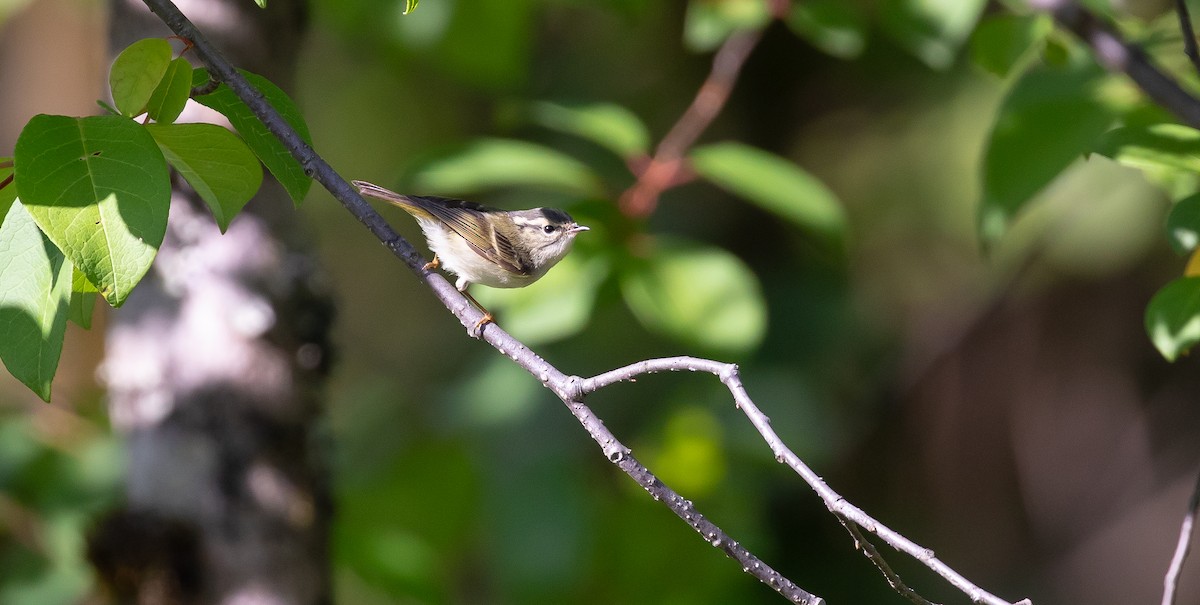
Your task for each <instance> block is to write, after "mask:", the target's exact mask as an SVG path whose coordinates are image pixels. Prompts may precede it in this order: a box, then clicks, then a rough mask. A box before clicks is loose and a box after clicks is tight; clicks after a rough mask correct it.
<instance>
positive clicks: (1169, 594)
mask: <svg viewBox="0 0 1200 605" xmlns="http://www.w3.org/2000/svg"><path fill="white" fill-rule="evenodd" d="M1197 512H1200V477H1197V478H1196V487H1194V488H1192V497H1191V500H1190V501H1189V502H1188V511H1187V514H1185V515H1184V516H1183V523H1181V524H1180V527H1179V541H1178V542H1177V543H1176V544H1175V554H1174V555H1173V556H1172V557H1171V565H1170V566H1169V567H1168V568H1167V573H1166V575H1165V576H1163V598H1162V605H1175V595H1176V592H1177V591H1178V590H1179V575H1180V574H1182V573H1183V562H1184V561H1186V560H1187V556H1188V551H1189V550H1191V548H1192V533H1193V531H1192V528H1193V526H1195V524H1196V513H1197Z"/></svg>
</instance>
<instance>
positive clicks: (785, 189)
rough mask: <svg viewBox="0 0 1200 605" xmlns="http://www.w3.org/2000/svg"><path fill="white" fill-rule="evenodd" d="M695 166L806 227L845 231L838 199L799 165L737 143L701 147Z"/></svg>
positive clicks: (696, 151)
mask: <svg viewBox="0 0 1200 605" xmlns="http://www.w3.org/2000/svg"><path fill="white" fill-rule="evenodd" d="M691 160H692V167H693V168H694V169H695V170H696V172H697V173H699V174H700V176H702V177H704V178H706V179H708V180H710V181H712V182H714V183H716V184H717V185H720V186H721V187H723V188H725V189H728V190H729V191H731V192H733V193H735V194H737V195H739V196H741V197H743V198H745V199H747V200H749V201H750V202H753V203H754V204H756V205H758V206H760V207H761V208H763V209H764V210H767V211H769V212H773V213H775V214H778V215H779V216H781V217H783V218H785V219H787V220H790V221H792V222H794V223H796V224H797V225H799V226H801V227H804V228H806V229H812V230H814V231H817V232H819V233H822V234H825V235H831V236H836V235H840V234H841V233H842V231H843V230H844V229H845V224H846V217H845V214H844V213H843V211H842V206H841V204H839V203H838V200H837V198H836V197H835V196H834V195H833V193H832V192H830V191H829V189H827V188H826V187H825V185H823V184H822V183H821V181H819V180H817V179H816V178H815V177H813V176H812V175H810V174H808V173H807V172H805V171H804V170H803V169H801V168H800V167H799V166H796V165H795V164H793V163H791V162H789V161H787V160H785V159H783V158H781V157H779V156H777V155H774V154H772V153H768V152H766V151H763V150H761V149H757V148H755V147H750V146H749V145H743V144H741V143H735V142H725V143H716V144H713V145H706V146H703V147H697V148H696V149H694V150H692V154H691Z"/></svg>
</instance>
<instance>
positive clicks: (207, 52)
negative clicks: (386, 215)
mask: <svg viewBox="0 0 1200 605" xmlns="http://www.w3.org/2000/svg"><path fill="white" fill-rule="evenodd" d="M144 2H145V3H146V5H147V6H149V7H150V10H151V11H153V12H154V13H155V14H156V15H158V17H159V18H160V19H162V21H163V23H166V25H167V26H168V27H170V28H171V30H172V31H174V32H175V33H176V34H178V35H180V36H183V37H184V38H187V39H188V40H191V41H192V42H193V44H194V48H195V51H196V56H197V58H198V59H199V60H200V61H201V62H203V63H204V64H205V65H206V66H208V68H209V72H210V73H211V74H212V76H213V78H215V79H217V80H220V81H221V82H223V83H225V84H227V85H228V86H229V88H230V89H231V90H232V91H233V92H234V94H236V95H237V96H238V98H240V99H241V100H242V102H244V103H245V104H246V105H247V107H249V108H250V110H251V111H252V112H254V114H255V115H256V116H257V117H258V119H259V120H261V121H262V123H263V125H264V126H266V128H267V130H269V131H270V132H271V133H272V134H274V135H275V136H276V137H277V138H279V140H280V142H281V143H283V145H284V147H285V148H287V149H288V151H289V152H290V153H291V154H292V156H293V157H295V158H296V161H298V162H299V163H300V165H301V166H303V167H304V172H305V174H307V175H309V176H311V177H312V178H313V179H315V180H316V181H317V182H318V183H320V184H321V185H322V186H324V187H325V188H326V189H327V190H329V192H330V193H332V194H333V196H334V198H336V199H337V200H338V201H339V202H341V204H342V205H343V206H345V207H346V209H347V210H349V211H350V213H351V214H353V215H354V216H355V218H357V219H358V220H359V222H361V223H363V224H364V225H365V226H366V227H367V228H368V229H369V230H370V231H371V233H372V234H374V235H375V237H377V238H378V239H379V240H380V241H381V242H383V244H384V245H385V246H387V247H388V249H389V250H391V251H392V253H393V254H394V255H395V256H396V257H397V258H399V259H400V260H401V261H403V262H404V263H405V264H406V265H408V267H409V269H410V270H412V272H413V273H414V274H416V275H417V276H418V277H419V278H420V279H422V280H424V281H425V283H426V284H427V285H428V286H429V287H430V288H431V289H432V290H433V293H434V295H435V296H436V297H437V298H438V299H439V300H440V301H441V302H442V304H443V305H445V306H446V308H447V309H449V310H450V311H451V313H453V314H454V316H455V317H457V318H458V320H459V322H461V323H462V325H463V327H464V328H473V327H474V326H475V325H476V323H477V322H478V320H479V319H480V318H481V317H482V313H481V312H480V311H479V310H477V309H476V308H475V307H474V306H473V305H471V304H469V303H468V302H467V299H466V298H465V297H463V296H462V294H461V293H459V292H458V290H456V289H455V288H454V286H453V285H451V284H450V282H448V281H446V279H445V278H444V277H442V276H441V275H438V274H436V273H434V272H430V271H423V269H422V268H423V267H424V265H425V259H423V258H422V257H421V255H420V254H419V253H418V252H417V251H416V249H415V248H413V246H412V244H410V243H409V242H408V241H407V240H405V239H404V238H403V237H401V236H400V235H398V234H397V233H396V232H395V231H394V230H392V228H391V227H390V226H389V225H388V224H387V222H386V221H384V220H383V217H382V216H380V215H379V213H377V212H375V210H374V209H373V208H372V207H371V206H370V205H369V204H367V203H366V201H365V200H363V199H362V197H360V196H359V195H358V192H357V191H356V190H355V189H354V188H353V187H352V186H351V185H350V184H349V183H347V182H346V180H345V179H343V178H342V177H341V176H340V175H338V174H337V173H336V172H335V171H334V170H333V168H332V167H330V166H329V164H328V163H326V162H325V160H324V159H322V158H321V157H320V156H319V155H317V153H316V152H315V151H313V149H312V148H311V147H310V146H309V145H308V144H307V143H305V142H304V140H303V139H302V138H301V137H300V135H299V134H298V133H297V132H296V131H295V130H294V129H292V128H291V126H289V125H288V124H287V122H286V121H285V120H284V119H283V118H282V117H281V116H280V115H279V113H278V112H276V111H275V109H274V108H272V107H271V105H270V103H268V102H267V101H266V100H265V99H264V98H263V96H262V94H261V93H259V92H258V91H257V90H255V89H254V88H253V87H252V86H251V85H250V84H249V83H248V82H246V80H245V78H243V77H242V75H241V74H240V73H238V72H237V70H235V69H234V68H233V66H232V65H230V64H229V62H228V61H227V60H226V59H225V58H224V57H223V56H222V55H221V54H220V53H219V52H218V51H217V50H216V49H215V48H214V47H213V46H212V45H211V43H209V41H208V40H207V39H206V38H205V37H204V35H203V34H201V33H200V31H199V30H197V29H196V27H195V26H194V25H193V24H192V23H191V22H190V21H189V20H188V19H187V18H186V17H185V16H184V15H183V13H181V12H179V9H178V8H177V7H176V6H175V5H174V4H173V3H171V2H170V0H144ZM470 332H471V330H468V333H470ZM478 337H479V338H481V339H482V340H484V341H486V342H488V343H489V344H491V345H492V346H493V347H495V348H496V350H498V351H500V352H501V353H502V354H504V355H506V356H508V357H510V358H511V359H512V360H513V361H514V362H515V363H517V365H519V366H521V367H522V368H523V369H525V370H526V371H527V372H529V373H530V374H532V375H533V376H534V377H536V378H537V379H538V380H540V381H541V382H542V384H543V385H545V386H546V387H547V388H549V389H550V390H552V391H553V392H554V393H555V394H556V395H558V396H559V398H560V399H562V401H563V403H565V404H566V406H567V408H568V409H569V410H570V411H571V413H572V414H573V415H574V416H575V417H576V419H578V421H579V423H580V424H581V425H583V427H584V429H585V430H587V432H588V434H589V435H591V437H592V439H594V440H595V441H596V443H598V444H599V445H600V448H601V450H602V451H603V452H604V455H605V456H606V457H608V459H609V460H610V461H611V462H612V463H614V464H616V465H617V467H619V468H620V469H621V470H622V471H624V472H625V473H626V474H628V475H629V476H630V477H632V478H633V479H634V481H636V482H637V483H638V484H639V485H641V486H642V487H643V488H645V489H646V491H648V492H649V493H650V494H651V496H653V497H654V498H655V499H656V500H659V501H661V502H662V503H663V504H664V505H665V506H667V507H668V508H669V509H670V510H671V511H672V512H674V513H675V514H676V515H678V516H679V518H681V519H683V520H684V521H685V522H687V523H688V525H690V526H691V527H692V528H693V529H695V530H696V531H697V532H699V533H700V535H701V536H702V537H703V538H704V539H705V540H706V541H707V542H708V543H709V544H711V545H712V546H714V547H715V548H718V549H720V550H721V551H723V552H724V553H725V554H726V555H728V556H729V557H731V558H733V559H734V560H736V561H737V562H738V563H740V564H741V565H742V569H743V570H744V571H745V572H746V573H748V574H750V575H752V576H754V577H755V578H758V579H759V580H760V581H761V582H763V583H764V584H766V585H768V586H770V587H771V588H773V589H775V591H776V592H778V593H779V594H781V595H783V596H784V597H786V598H787V599H788V600H789V601H791V602H792V603H797V604H803V605H822V604H823V603H824V600H823V599H821V598H820V597H817V596H815V595H813V594H810V593H808V592H807V591H805V590H803V589H801V588H800V587H798V586H796V584H795V583H793V582H792V581H791V580H789V579H787V578H786V577H784V576H783V575H782V574H780V573H779V572H777V571H775V570H774V569H772V568H771V567H770V566H769V565H767V564H766V563H763V562H762V561H761V560H759V559H758V558H757V557H755V556H754V555H753V554H752V553H750V552H749V551H748V550H746V548H745V547H743V546H741V545H740V544H739V543H738V542H736V541H735V540H733V539H732V538H730V537H729V536H728V535H727V534H726V533H725V532H724V531H723V530H721V528H719V527H717V526H716V525H715V524H713V523H712V522H711V521H709V520H708V519H707V518H705V517H704V516H703V515H701V514H700V513H699V512H698V511H697V510H696V508H695V506H694V505H693V504H692V503H691V502H690V501H688V500H686V499H684V498H683V497H682V496H680V495H679V494H678V493H676V492H675V491H674V490H672V489H671V488H669V487H667V486H666V485H665V484H663V482H662V481H660V480H659V479H658V478H657V477H656V476H655V475H654V474H653V473H651V472H650V471H649V470H648V469H647V468H646V467H645V466H642V464H641V463H639V462H638V461H637V459H635V458H634V457H633V456H632V455H631V454H630V450H629V448H627V447H625V445H624V444H622V443H621V442H620V441H618V440H617V438H616V436H614V435H613V434H612V432H610V431H609V430H608V429H607V428H606V427H605V426H604V423H603V422H602V421H601V420H600V419H599V417H597V416H596V415H595V413H594V412H592V410H591V409H590V408H588V407H587V406H586V405H584V404H583V403H582V402H581V401H580V400H579V397H578V396H577V394H578V388H577V386H576V384H577V382H578V379H577V378H575V377H570V376H567V375H565V374H563V373H562V372H561V371H559V370H558V369H557V368H555V367H554V366H552V365H550V364H549V363H547V362H546V360H544V359H542V358H541V357H539V356H538V355H537V354H536V353H534V352H533V351H531V350H530V349H529V348H528V347H526V346H525V345H524V344H523V343H521V342H520V341H519V340H517V339H516V338H513V337H512V336H511V335H509V334H508V333H507V332H505V331H504V330H503V329H501V328H500V327H499V326H497V325H496V324H488V325H486V326H484V329H483V330H482V331H481V333H480V334H479V335H478Z"/></svg>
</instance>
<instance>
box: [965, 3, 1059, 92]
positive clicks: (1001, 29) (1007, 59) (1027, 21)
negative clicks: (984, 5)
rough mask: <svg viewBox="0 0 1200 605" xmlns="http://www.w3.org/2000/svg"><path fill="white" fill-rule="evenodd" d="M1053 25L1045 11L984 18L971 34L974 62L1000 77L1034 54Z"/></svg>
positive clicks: (1005, 75) (1006, 74)
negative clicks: (1041, 13) (1034, 13)
mask: <svg viewBox="0 0 1200 605" xmlns="http://www.w3.org/2000/svg"><path fill="white" fill-rule="evenodd" d="M1053 29H1054V24H1053V23H1052V22H1051V21H1050V18H1049V17H1048V16H1046V15H1040V14H1039V15H1010V14H1000V15H995V16H992V17H988V18H986V19H983V20H982V21H980V23H979V27H977V28H976V29H975V33H974V34H973V35H972V36H971V58H972V59H973V60H974V61H975V64H976V65H978V66H979V67H982V68H983V69H985V70H987V71H988V72H991V73H993V74H995V75H997V76H1000V77H1001V78H1004V77H1007V76H1008V74H1009V73H1011V72H1012V71H1013V69H1015V68H1016V67H1018V66H1020V65H1022V64H1023V63H1024V62H1025V61H1026V60H1028V59H1029V58H1031V57H1032V56H1034V55H1035V54H1036V51H1037V49H1038V47H1039V45H1040V43H1041V42H1042V41H1043V40H1045V39H1046V36H1047V34H1049V33H1050V32H1051V31H1052V30H1053Z"/></svg>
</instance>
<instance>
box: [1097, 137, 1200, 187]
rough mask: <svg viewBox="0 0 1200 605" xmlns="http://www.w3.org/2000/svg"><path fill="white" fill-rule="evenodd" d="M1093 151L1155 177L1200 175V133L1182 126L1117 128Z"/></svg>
mask: <svg viewBox="0 0 1200 605" xmlns="http://www.w3.org/2000/svg"><path fill="white" fill-rule="evenodd" d="M1093 151H1095V152H1096V153H1099V154H1101V155H1103V156H1106V157H1109V158H1112V159H1114V160H1116V161H1118V162H1120V163H1122V164H1125V165H1126V166H1132V167H1134V168H1139V169H1141V170H1143V171H1145V172H1146V173H1147V174H1148V175H1150V176H1154V177H1166V176H1169V173H1174V172H1185V173H1196V172H1200V130H1196V129H1195V128H1190V127H1188V126H1183V125H1180V124H1149V125H1144V126H1124V127H1121V128H1114V129H1113V130H1110V131H1108V132H1106V133H1104V135H1103V136H1101V137H1100V140H1098V141H1097V142H1096V145H1095V147H1094V148H1093Z"/></svg>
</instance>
